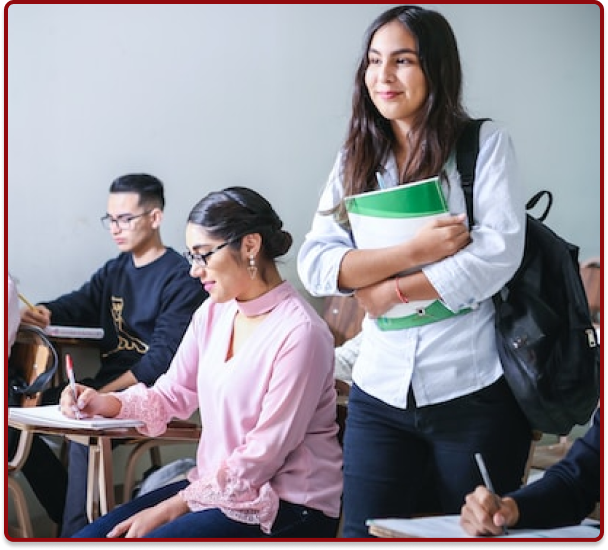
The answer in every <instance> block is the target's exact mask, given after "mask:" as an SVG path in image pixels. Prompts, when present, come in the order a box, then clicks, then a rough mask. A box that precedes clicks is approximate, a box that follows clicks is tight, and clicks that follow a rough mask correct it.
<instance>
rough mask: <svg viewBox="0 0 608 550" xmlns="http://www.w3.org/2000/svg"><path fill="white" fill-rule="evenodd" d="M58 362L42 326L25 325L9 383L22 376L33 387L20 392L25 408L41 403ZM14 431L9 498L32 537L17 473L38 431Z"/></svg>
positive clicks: (21, 528) (22, 533)
mask: <svg viewBox="0 0 608 550" xmlns="http://www.w3.org/2000/svg"><path fill="white" fill-rule="evenodd" d="M57 363H58V361H57V352H56V350H55V348H54V347H53V345H52V344H51V343H50V341H49V340H48V338H47V337H46V335H45V334H44V332H43V331H42V330H41V329H39V328H38V327H34V326H29V325H21V326H20V327H19V330H18V332H17V336H16V339H15V343H14V345H13V347H12V349H11V357H10V361H9V365H10V367H9V372H10V375H9V384H11V383H13V384H14V383H16V382H15V381H16V380H18V379H19V378H20V380H19V385H20V386H21V388H20V389H19V391H23V386H24V385H25V386H28V387H29V388H30V389H29V390H28V391H24V392H23V393H20V394H19V405H20V406H21V407H34V406H36V405H38V404H39V403H40V398H41V393H42V390H44V389H45V387H46V385H48V383H50V382H51V379H52V377H53V376H54V374H55V372H56V371H57ZM9 391H10V389H9ZM10 404H11V403H10V399H9V405H10ZM11 429H12V428H11ZM12 433H13V434H15V436H16V438H17V441H16V444H15V450H14V453H13V455H12V457H11V458H9V460H8V467H7V489H8V490H7V497H8V495H9V494H10V495H11V496H12V499H13V502H14V505H15V515H16V519H17V535H18V537H19V538H32V537H33V535H34V532H33V529H32V522H31V519H30V515H29V512H28V507H27V500H26V497H25V493H24V492H23V489H22V487H21V485H20V484H19V481H18V480H17V479H16V476H17V474H18V473H19V472H20V471H21V469H22V468H23V465H24V464H25V462H26V460H27V457H28V455H29V452H30V448H31V445H32V439H33V437H34V434H33V433H32V432H29V431H18V430H16V431H14V432H12ZM10 452H11V449H9V454H10Z"/></svg>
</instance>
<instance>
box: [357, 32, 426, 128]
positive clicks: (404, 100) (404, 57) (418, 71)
mask: <svg viewBox="0 0 608 550" xmlns="http://www.w3.org/2000/svg"><path fill="white" fill-rule="evenodd" d="M368 62H369V65H368V67H367V70H366V72H365V85H366V87H367V90H368V92H369V95H370V97H371V100H372V101H373V103H374V105H375V106H376V108H377V109H378V111H379V112H380V114H381V115H382V116H383V117H385V118H386V119H388V120H390V121H391V123H402V124H405V125H406V126H408V127H410V126H411V125H412V122H413V121H414V118H415V116H416V114H417V113H418V112H419V111H420V109H421V108H422V106H423V105H424V103H425V101H426V99H427V95H428V86H427V81H426V77H425V75H424V72H423V71H422V68H421V66H420V60H419V57H418V51H417V46H416V39H415V38H414V35H413V34H412V33H410V32H409V31H408V30H406V28H405V27H404V26H403V25H402V24H401V23H400V22H399V21H391V22H390V23H387V24H386V25H384V26H383V27H380V28H379V29H378V30H377V31H376V33H375V34H374V36H373V38H372V41H371V43H370V47H369V51H368Z"/></svg>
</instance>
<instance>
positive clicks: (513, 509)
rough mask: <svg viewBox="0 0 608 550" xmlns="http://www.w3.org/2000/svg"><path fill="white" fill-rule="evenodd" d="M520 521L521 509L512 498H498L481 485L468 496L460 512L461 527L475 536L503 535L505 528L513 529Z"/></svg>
mask: <svg viewBox="0 0 608 550" xmlns="http://www.w3.org/2000/svg"><path fill="white" fill-rule="evenodd" d="M518 520H519V508H518V506H517V503H516V502H515V501H514V500H513V499H512V498H510V497H505V498H497V497H496V495H495V494H493V493H491V492H490V491H488V489H486V488H485V487H483V486H481V485H480V486H479V487H477V488H476V489H475V491H474V492H473V493H469V494H468V495H467V496H466V498H465V504H464V506H463V507H462V509H461V511H460V525H461V526H462V528H463V529H464V530H465V531H466V532H467V533H468V534H469V535H474V536H480V535H501V534H502V533H503V527H511V526H512V525H515V524H516V523H517V522H518Z"/></svg>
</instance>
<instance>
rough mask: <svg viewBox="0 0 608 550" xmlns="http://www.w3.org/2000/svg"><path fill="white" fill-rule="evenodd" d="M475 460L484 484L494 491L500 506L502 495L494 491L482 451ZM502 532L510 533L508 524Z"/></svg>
mask: <svg viewBox="0 0 608 550" xmlns="http://www.w3.org/2000/svg"><path fill="white" fill-rule="evenodd" d="M475 460H476V461H477V466H478V467H479V471H480V473H481V477H482V479H483V483H484V485H485V486H486V488H487V489H488V491H490V493H492V494H493V495H494V498H495V499H496V504H497V505H498V506H500V497H499V496H498V495H497V494H496V491H494V485H492V480H491V479H490V474H489V473H488V469H487V468H486V463H485V462H484V460H483V457H482V456H481V453H475ZM502 534H503V535H508V534H509V533H508V531H507V526H506V525H503V526H502Z"/></svg>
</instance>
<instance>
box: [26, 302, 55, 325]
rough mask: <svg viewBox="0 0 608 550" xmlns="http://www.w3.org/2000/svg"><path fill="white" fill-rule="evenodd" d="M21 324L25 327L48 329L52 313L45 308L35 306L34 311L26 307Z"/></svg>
mask: <svg viewBox="0 0 608 550" xmlns="http://www.w3.org/2000/svg"><path fill="white" fill-rule="evenodd" d="M21 322H22V323H23V324H24V325H34V326H36V327H40V328H46V327H47V326H48V325H49V324H50V322H51V312H50V310H49V309H48V308H46V307H44V306H35V308H33V309H32V308H31V307H24V308H23V309H22V310H21Z"/></svg>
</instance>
